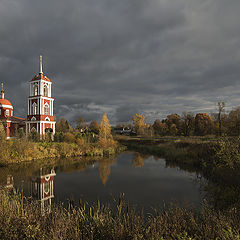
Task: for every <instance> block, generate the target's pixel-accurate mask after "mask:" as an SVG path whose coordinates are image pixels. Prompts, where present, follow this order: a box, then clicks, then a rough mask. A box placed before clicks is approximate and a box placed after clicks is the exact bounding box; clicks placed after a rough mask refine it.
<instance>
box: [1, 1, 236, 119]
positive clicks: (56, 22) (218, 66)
mask: <svg viewBox="0 0 240 240" xmlns="http://www.w3.org/2000/svg"><path fill="white" fill-rule="evenodd" d="M40 54H42V55H43V62H44V66H43V72H44V73H45V74H46V75H47V76H48V77H50V78H51V80H52V81H53V85H52V92H53V97H54V98H55V109H54V111H55V114H56V115H57V117H58V118H59V117H65V118H67V119H68V120H70V121H71V122H73V121H74V120H75V119H76V118H77V116H83V117H84V118H85V119H86V120H87V121H91V120H94V119H99V118H100V117H101V116H102V114H103V113H104V112H106V113H107V114H108V116H109V119H110V121H111V122H112V123H116V122H123V121H129V120H130V119H131V118H132V116H133V115H134V114H135V113H141V114H144V115H145V116H147V121H149V122H150V121H153V120H154V119H156V118H159V119H162V118H164V117H166V115H167V114H170V113H179V114H181V113H182V112H183V111H193V112H208V113H211V112H213V111H216V103H217V102H218V101H219V100H222V101H225V102H226V105H227V107H228V109H229V110H230V109H231V108H232V107H236V106H239V105H240V1H239V0H229V1H226V0H67V1H66V0H41V1H33V0H0V81H3V82H4V84H5V91H6V98H8V99H9V100H10V101H11V102H12V104H13V105H14V110H15V115H17V116H23V117H24V116H26V114H27V113H26V109H27V97H28V93H29V90H28V89H29V86H28V82H29V80H31V79H32V77H33V76H34V75H35V74H37V73H38V72H39V55H40Z"/></svg>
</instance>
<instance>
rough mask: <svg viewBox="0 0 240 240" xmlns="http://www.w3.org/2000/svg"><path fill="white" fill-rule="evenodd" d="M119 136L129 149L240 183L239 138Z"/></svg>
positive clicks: (210, 175)
mask: <svg viewBox="0 0 240 240" xmlns="http://www.w3.org/2000/svg"><path fill="white" fill-rule="evenodd" d="M116 139H117V140H118V141H119V142H120V143H121V144H123V145H125V146H126V147H127V148H128V149H129V150H135V151H138V152H141V153H145V154H153V155H156V156H159V157H162V158H165V159H166V162H167V163H169V164H177V165H178V166H180V167H182V168H184V167H188V168H194V169H195V171H198V170H200V171H201V172H203V174H204V175H205V177H206V176H207V177H211V179H214V178H215V179H217V180H218V181H223V182H228V181H230V182H231V183H232V182H233V183H234V184H239V183H240V180H239V175H240V174H239V169H240V150H239V146H240V139H239V138H231V139H230V138H206V137H203V138H201V137H195V138H194V137H192V138H186V137H182V138H181V137H161V138H143V137H127V136H118V137H117V138H116ZM233 180H234V181H233Z"/></svg>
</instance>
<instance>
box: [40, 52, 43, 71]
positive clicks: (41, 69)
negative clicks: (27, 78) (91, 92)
mask: <svg viewBox="0 0 240 240" xmlns="http://www.w3.org/2000/svg"><path fill="white" fill-rule="evenodd" d="M39 73H40V74H43V66H42V55H40V72H39Z"/></svg>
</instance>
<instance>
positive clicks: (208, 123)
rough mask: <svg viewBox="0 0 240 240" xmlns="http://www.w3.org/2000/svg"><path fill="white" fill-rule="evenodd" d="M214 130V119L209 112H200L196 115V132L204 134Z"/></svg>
mask: <svg viewBox="0 0 240 240" xmlns="http://www.w3.org/2000/svg"><path fill="white" fill-rule="evenodd" d="M212 132H213V120H212V118H211V117H210V116H209V115H208V114H207V113H198V114H197V115H196V116H195V134H196V135H199V136H204V135H207V134H211V133H212Z"/></svg>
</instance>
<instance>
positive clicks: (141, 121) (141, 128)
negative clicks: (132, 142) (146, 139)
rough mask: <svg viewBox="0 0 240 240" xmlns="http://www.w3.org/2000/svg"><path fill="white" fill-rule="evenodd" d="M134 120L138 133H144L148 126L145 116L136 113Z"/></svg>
mask: <svg viewBox="0 0 240 240" xmlns="http://www.w3.org/2000/svg"><path fill="white" fill-rule="evenodd" d="M132 120H133V124H134V127H135V130H136V132H137V134H144V132H145V129H146V127H147V124H146V123H145V116H143V115H141V114H137V113H136V115H135V116H134V117H133V119H132Z"/></svg>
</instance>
